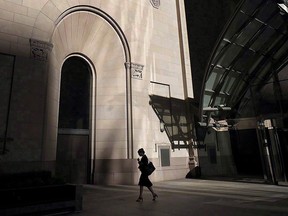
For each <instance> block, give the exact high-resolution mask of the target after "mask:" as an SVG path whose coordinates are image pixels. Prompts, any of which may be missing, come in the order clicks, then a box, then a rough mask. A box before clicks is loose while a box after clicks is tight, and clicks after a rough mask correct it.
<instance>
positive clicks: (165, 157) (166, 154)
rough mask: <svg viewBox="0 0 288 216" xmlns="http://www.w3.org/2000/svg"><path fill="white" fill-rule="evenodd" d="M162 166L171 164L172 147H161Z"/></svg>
mask: <svg viewBox="0 0 288 216" xmlns="http://www.w3.org/2000/svg"><path fill="white" fill-rule="evenodd" d="M159 150H160V158H161V166H162V167H165V166H170V148H169V147H168V148H167V147H166V148H164V147H160V149H159Z"/></svg>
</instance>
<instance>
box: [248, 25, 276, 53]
mask: <svg viewBox="0 0 288 216" xmlns="http://www.w3.org/2000/svg"><path fill="white" fill-rule="evenodd" d="M273 34H275V30H274V29H272V28H270V27H267V28H266V29H265V30H264V31H263V33H262V34H261V35H260V36H259V38H258V39H257V40H256V41H255V42H254V43H253V44H252V46H251V48H252V49H253V50H255V51H259V50H260V49H261V48H262V47H263V45H264V44H266V43H267V41H269V39H271V37H272V35H273Z"/></svg>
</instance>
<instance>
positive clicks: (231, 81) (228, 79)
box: [221, 76, 236, 94]
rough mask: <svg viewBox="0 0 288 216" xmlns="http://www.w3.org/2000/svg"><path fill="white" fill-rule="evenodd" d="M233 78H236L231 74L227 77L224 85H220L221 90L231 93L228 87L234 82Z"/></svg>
mask: <svg viewBox="0 0 288 216" xmlns="http://www.w3.org/2000/svg"><path fill="white" fill-rule="evenodd" d="M235 80H236V78H235V77H233V76H229V77H227V78H226V80H225V83H224V85H223V86H222V89H221V92H224V93H228V94H230V93H231V92H230V89H231V87H232V85H233V84H234V82H235Z"/></svg>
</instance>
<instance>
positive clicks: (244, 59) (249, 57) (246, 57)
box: [233, 50, 258, 72]
mask: <svg viewBox="0 0 288 216" xmlns="http://www.w3.org/2000/svg"><path fill="white" fill-rule="evenodd" d="M256 58H258V56H257V54H255V53H254V52H252V51H251V50H246V51H245V52H244V53H243V55H242V56H241V57H240V58H239V59H238V60H237V62H236V64H235V66H234V67H233V69H234V70H237V71H241V72H247V71H248V70H249V69H250V67H251V65H252V64H253V62H254V61H255V60H256Z"/></svg>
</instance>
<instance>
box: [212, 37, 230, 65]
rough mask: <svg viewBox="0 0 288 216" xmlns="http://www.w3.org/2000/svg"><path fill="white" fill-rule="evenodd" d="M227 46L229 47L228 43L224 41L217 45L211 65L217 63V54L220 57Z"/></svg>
mask: <svg viewBox="0 0 288 216" xmlns="http://www.w3.org/2000/svg"><path fill="white" fill-rule="evenodd" d="M227 46H230V43H229V42H227V41H225V40H222V41H221V43H220V45H219V47H218V48H217V51H216V53H215V56H214V59H213V61H212V64H213V65H215V64H216V63H217V62H216V61H217V57H218V55H219V54H220V55H221V54H223V52H225V51H226V49H227Z"/></svg>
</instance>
